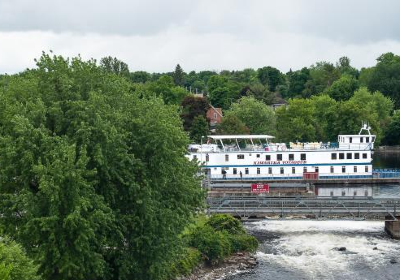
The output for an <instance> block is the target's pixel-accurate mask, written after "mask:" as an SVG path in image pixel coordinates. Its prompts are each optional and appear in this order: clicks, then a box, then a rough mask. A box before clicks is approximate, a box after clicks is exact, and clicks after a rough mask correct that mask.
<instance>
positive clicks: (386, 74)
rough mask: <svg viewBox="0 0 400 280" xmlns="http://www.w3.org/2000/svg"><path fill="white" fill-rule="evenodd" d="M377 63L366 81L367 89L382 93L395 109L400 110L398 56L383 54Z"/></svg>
mask: <svg viewBox="0 0 400 280" xmlns="http://www.w3.org/2000/svg"><path fill="white" fill-rule="evenodd" d="M377 61H378V63H377V64H376V66H375V67H374V70H373V71H372V73H371V74H370V77H369V80H368V89H369V90H371V91H380V92H382V93H383V94H384V95H385V96H388V97H390V98H391V99H392V100H393V101H394V104H395V108H400V56H398V55H395V54H393V53H385V54H382V55H381V56H380V57H378V59H377Z"/></svg>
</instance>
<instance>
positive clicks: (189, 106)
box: [181, 95, 210, 131]
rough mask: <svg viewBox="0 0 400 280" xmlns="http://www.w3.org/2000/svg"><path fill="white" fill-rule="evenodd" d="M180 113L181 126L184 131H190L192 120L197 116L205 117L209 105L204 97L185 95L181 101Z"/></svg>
mask: <svg viewBox="0 0 400 280" xmlns="http://www.w3.org/2000/svg"><path fill="white" fill-rule="evenodd" d="M181 106H182V113H181V118H182V120H183V128H184V129H185V130H186V131H190V130H191V127H192V124H193V120H194V119H195V118H196V117H197V116H202V117H204V118H206V114H207V111H208V108H209V107H210V105H209V104H208V101H207V99H206V98H204V97H196V96H194V95H188V96H186V97H185V98H184V99H183V100H182V103H181Z"/></svg>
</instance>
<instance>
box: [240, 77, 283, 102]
mask: <svg viewBox="0 0 400 280" xmlns="http://www.w3.org/2000/svg"><path fill="white" fill-rule="evenodd" d="M240 95H241V96H252V97H254V98H255V99H257V100H259V101H261V102H263V103H265V104H273V103H274V99H275V94H274V93H273V92H270V91H269V89H268V87H267V86H264V85H262V84H261V83H259V82H255V83H252V84H250V85H249V86H246V87H245V88H244V89H242V91H241V93H240Z"/></svg>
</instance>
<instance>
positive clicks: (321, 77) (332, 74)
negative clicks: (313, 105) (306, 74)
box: [302, 62, 340, 97]
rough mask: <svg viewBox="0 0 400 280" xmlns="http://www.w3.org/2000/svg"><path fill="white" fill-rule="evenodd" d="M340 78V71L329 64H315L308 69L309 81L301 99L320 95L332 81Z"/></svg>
mask: <svg viewBox="0 0 400 280" xmlns="http://www.w3.org/2000/svg"><path fill="white" fill-rule="evenodd" d="M339 78H340V71H339V70H338V69H337V68H336V67H335V66H334V65H333V64H332V63H329V62H317V63H316V64H315V65H313V66H311V67H310V79H308V81H307V83H306V84H305V89H304V90H303V93H302V95H303V97H311V96H312V95H316V94H319V93H322V92H323V91H324V90H325V89H326V88H327V87H329V86H331V85H332V83H333V82H334V81H336V80H337V79H339Z"/></svg>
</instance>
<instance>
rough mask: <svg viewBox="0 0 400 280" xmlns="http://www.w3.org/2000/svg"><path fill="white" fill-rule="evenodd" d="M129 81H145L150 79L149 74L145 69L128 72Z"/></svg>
mask: <svg viewBox="0 0 400 280" xmlns="http://www.w3.org/2000/svg"><path fill="white" fill-rule="evenodd" d="M130 78H131V81H132V82H134V83H143V84H144V83H146V82H147V81H150V80H151V75H150V74H149V73H147V72H145V71H136V72H133V73H130Z"/></svg>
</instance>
